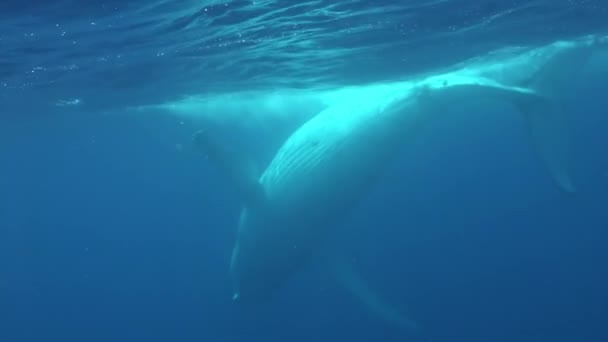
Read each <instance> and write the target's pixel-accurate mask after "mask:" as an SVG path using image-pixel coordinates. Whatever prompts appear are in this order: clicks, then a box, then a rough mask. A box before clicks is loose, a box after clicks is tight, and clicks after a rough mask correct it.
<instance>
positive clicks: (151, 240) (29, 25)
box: [0, 0, 608, 342]
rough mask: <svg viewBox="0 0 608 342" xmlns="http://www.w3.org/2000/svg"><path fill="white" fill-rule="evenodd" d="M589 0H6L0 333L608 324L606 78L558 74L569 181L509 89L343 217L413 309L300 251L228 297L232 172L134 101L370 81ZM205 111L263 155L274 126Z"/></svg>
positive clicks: (511, 33) (531, 331)
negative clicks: (378, 298) (267, 285)
mask: <svg viewBox="0 0 608 342" xmlns="http://www.w3.org/2000/svg"><path fill="white" fill-rule="evenodd" d="M606 18H608V3H606V2H605V1H602V0H596V1H593V0H587V1H585V0H579V1H573V0H563V1H562V0H553V1H549V0H544V1H541V0H539V1H523V0H522V1H517V0H514V1H485V0H484V1H465V0H426V1H417V0H412V1H401V2H397V1H370V0H365V1H347V0H341V1H324V0H313V1H277V0H260V1H240V0H235V1H225V0H224V1H220V0H217V1H215V0H209V1H192V0H173V1H168V0H166V1H154V2H150V1H128V2H126V1H95V0H90V1H68V0H65V1H53V2H50V1H46V2H43V1H39V2H34V1H31V2H22V1H14V0H8V1H3V2H2V4H0V161H1V163H0V189H1V190H0V340H2V341H11V342H12V341H34V340H36V341H39V340H50V341H55V340H61V341H83V340H84V341H108V340H115V341H133V340H147V341H174V340H180V341H251V340H253V341H285V340H290V341H311V340H315V341H330V340H340V341H341V340H348V341H376V340H378V341H379V340H382V341H403V340H409V341H425V342H427V341H428V342H430V341H433V342H437V341H534V342H536V341H573V340H577V341H579V340H580V341H606V340H608V331H607V330H606V322H608V294H607V293H606V288H608V271H607V270H606V267H605V261H606V260H608V252H607V250H606V248H605V245H606V243H608V210H607V209H606V203H608V202H607V201H608V154H607V153H606V151H607V150H608V139H607V138H606V132H607V129H608V116H607V115H606V110H605V108H606V106H607V105H608V100H607V99H606V97H605V95H604V94H605V93H606V87H607V86H608V84H607V83H606V82H605V81H604V78H602V77H591V76H593V75H587V76H589V77H586V78H583V80H581V81H579V82H577V84H576V86H574V85H573V86H572V94H571V95H572V100H571V103H570V105H571V106H572V107H573V108H575V114H576V115H575V116H574V118H573V120H572V121H573V123H572V128H573V135H574V141H575V148H576V151H577V152H576V170H575V174H576V179H577V181H578V187H579V191H578V192H577V193H576V194H575V195H565V194H563V193H561V192H560V191H558V190H557V189H555V188H554V187H553V186H552V184H551V180H550V179H548V178H547V177H546V175H545V174H544V170H543V169H542V166H540V165H539V163H538V162H537V161H536V159H535V157H534V155H533V153H532V152H531V151H530V147H529V146H528V145H529V144H528V142H527V140H526V139H527V137H526V132H525V131H524V130H522V129H521V127H520V126H521V118H518V117H513V116H511V115H509V114H508V113H506V110H505V113H494V114H495V115H493V118H495V119H493V120H488V119H487V117H486V113H479V114H477V113H476V114H474V115H472V116H471V117H470V118H469V119H468V120H466V121H455V120H446V121H445V122H442V123H440V124H438V125H437V126H436V127H435V128H434V130H433V131H432V134H427V135H425V136H424V137H421V141H420V142H418V145H417V146H418V148H417V149H415V151H410V152H408V153H406V154H404V155H402V156H399V157H398V158H397V159H398V160H397V161H396V163H394V164H393V165H391V166H390V167H388V168H387V170H385V171H386V172H385V173H384V174H383V176H382V178H381V179H380V180H379V182H378V183H377V184H376V185H375V186H374V188H373V191H372V192H371V193H370V194H369V195H368V196H366V197H365V198H363V199H362V201H361V203H359V204H358V205H357V208H356V210H354V211H353V212H352V213H351V214H350V215H349V216H348V217H347V218H345V220H344V225H346V226H348V227H349V229H350V230H351V231H352V234H350V235H348V236H346V237H344V244H345V245H348V247H347V249H348V250H349V253H350V254H349V257H352V258H355V259H356V260H357V262H358V265H359V266H360V269H361V272H362V273H363V274H364V275H365V277H366V279H368V280H369V282H370V283H371V284H372V285H373V286H374V288H376V289H377V290H378V291H379V292H380V293H381V294H382V295H383V296H384V297H385V298H386V299H387V300H389V301H390V302H391V303H393V304H394V305H395V306H396V307H398V308H400V309H401V310H403V311H404V312H407V315H408V316H409V317H411V318H412V319H413V320H415V321H416V322H417V324H418V328H417V329H415V330H407V329H405V330H404V329H401V328H399V327H395V326H392V325H391V324H388V323H387V322H383V321H382V320H381V319H378V317H376V316H375V315H373V314H371V313H370V312H369V311H368V310H366V309H365V308H364V307H363V306H362V305H361V304H360V303H358V302H357V301H356V300H354V299H353V298H352V297H351V296H350V295H349V294H348V293H346V292H345V291H344V290H343V289H342V288H340V286H339V285H337V284H336V283H335V282H334V281H332V279H331V277H329V276H328V275H327V274H326V273H325V272H324V271H323V270H322V269H321V267H319V265H318V264H313V265H311V266H310V267H309V268H307V269H305V270H303V271H302V272H300V273H299V274H297V275H296V276H295V277H294V279H292V280H291V281H290V282H289V283H288V284H287V285H286V286H285V288H284V289H283V290H282V291H281V293H279V294H278V295H277V297H276V298H274V300H271V301H270V302H268V303H265V304H262V305H260V306H259V307H256V308H243V307H240V306H238V305H235V304H234V303H232V301H231V296H232V289H231V282H230V275H229V260H230V253H231V249H232V245H233V243H234V239H235V236H236V227H237V221H238V219H237V218H238V213H239V211H240V207H241V203H240V201H239V198H238V194H237V193H236V191H235V189H234V188H233V187H232V186H231V184H229V182H228V180H226V179H225V178H223V177H222V176H223V175H222V174H221V173H220V172H218V170H217V169H216V168H213V167H212V165H210V163H208V162H207V161H206V160H205V159H204V158H201V157H200V156H199V155H198V153H196V151H194V150H193V149H192V148H191V147H190V144H189V142H190V137H191V136H192V133H193V132H194V131H196V130H197V129H198V127H197V126H196V124H194V123H192V122H191V121H188V120H184V119H183V118H182V117H179V116H175V115H171V114H167V113H158V111H146V110H133V108H145V106H149V105H155V104H160V103H168V102H171V101H177V100H179V99H182V98H184V97H188V96H198V95H203V96H205V95H208V94H214V95H218V96H221V95H222V94H230V93H235V92H242V91H256V92H261V93H263V92H274V91H281V90H284V89H297V90H304V91H306V90H307V89H320V88H323V89H328V88H329V89H333V88H340V87H344V86H349V85H360V84H368V83H372V82H389V81H393V80H398V79H402V78H404V77H408V75H414V74H420V73H432V72H435V71H437V70H442V69H443V68H446V67H448V66H450V65H453V64H456V63H460V62H463V61H465V60H467V59H470V58H475V57H477V56H480V55H483V54H485V53H488V52H490V51H494V50H497V49H501V48H504V47H534V46H542V45H543V44H548V43H551V42H553V41H556V40H568V39H574V38H576V37H580V36H583V35H590V34H597V35H604V34H606V33H607V30H608V20H606ZM245 110H246V111H248V112H255V111H256V109H255V108H253V109H252V108H246V109H245V108H244V109H243V111H245ZM295 116H296V115H294V120H296V118H295ZM297 119H298V120H299V118H297ZM284 120H285V121H284V122H282V124H281V125H283V126H281V130H283V131H288V130H289V128H290V127H293V126H294V125H296V123H292V122H290V117H289V115H287V116H286V119H284ZM222 129H223V130H222V131H221V134H223V135H224V136H225V138H226V139H227V140H235V141H236V140H238V141H240V144H241V145H247V146H248V147H249V148H251V149H254V150H256V151H262V152H260V154H261V156H262V157H261V158H262V159H265V158H267V154H268V153H271V152H268V151H271V150H272V149H273V148H272V146H274V145H275V144H276V143H277V141H279V140H280V138H279V137H278V136H276V137H275V136H273V135H272V134H271V133H272V132H270V133H269V132H268V131H266V130H265V131H263V132H262V133H260V131H255V130H254V131H252V132H246V133H243V132H240V131H239V132H238V134H237V133H235V131H231V130H230V128H229V127H228V128H227V127H222Z"/></svg>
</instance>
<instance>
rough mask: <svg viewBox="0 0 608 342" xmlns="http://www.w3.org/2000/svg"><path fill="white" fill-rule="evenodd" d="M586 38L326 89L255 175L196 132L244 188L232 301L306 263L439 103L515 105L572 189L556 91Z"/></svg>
mask: <svg viewBox="0 0 608 342" xmlns="http://www.w3.org/2000/svg"><path fill="white" fill-rule="evenodd" d="M589 46H590V44H587V43H584V42H583V43H581V42H576V44H575V43H572V44H566V43H563V42H559V43H554V44H552V45H549V46H546V47H543V48H542V49H540V48H539V49H535V50H530V51H526V52H524V53H521V54H518V55H516V56H515V57H511V58H508V59H496V60H493V61H491V62H487V59H486V62H484V63H469V64H467V65H464V66H460V67H458V68H456V69H455V70H453V71H448V72H445V73H438V74H434V75H427V76H421V77H418V78H415V79H413V80H408V81H403V82H393V83H385V84H375V85H367V86H361V87H350V88H345V89H341V90H338V91H336V92H333V93H329V94H326V95H324V96H326V98H325V99H324V101H326V102H327V103H329V105H328V106H327V107H326V108H325V109H323V110H322V111H320V112H319V113H318V114H316V115H315V116H313V117H312V118H310V119H309V120H308V121H306V122H305V123H303V124H302V125H301V126H300V127H298V128H297V129H296V130H295V131H293V132H292V133H291V135H289V137H288V138H287V139H286V140H285V141H284V142H283V143H282V145H281V146H280V147H279V149H278V150H277V152H276V154H275V155H274V157H273V158H272V160H271V161H270V163H269V164H268V165H267V167H266V168H265V169H264V170H263V171H262V172H261V173H260V174H257V173H256V172H254V171H253V170H254V168H253V167H251V165H252V164H253V163H252V162H251V161H249V160H247V158H246V157H243V156H242V155H239V154H238V153H234V151H231V150H229V149H227V148H226V147H225V146H222V144H220V143H218V142H217V141H215V140H214V139H213V137H212V136H211V135H210V134H209V132H208V131H205V130H201V131H199V132H197V133H196V134H195V135H194V138H193V139H194V143H195V145H196V146H198V148H200V150H201V151H202V152H203V153H205V154H207V155H208V156H209V159H210V160H212V161H213V162H214V163H216V164H217V165H218V166H219V167H221V168H223V169H224V170H225V172H226V174H227V175H228V177H229V178H230V179H231V180H232V181H233V182H234V184H236V186H237V188H238V189H239V190H240V192H241V194H242V200H243V209H242V212H241V216H240V220H239V224H238V235H237V239H236V243H235V245H234V247H233V252H232V258H231V262H230V270H231V274H232V277H233V282H234V299H235V300H238V301H241V302H243V301H254V300H256V299H259V298H265V297H268V296H270V295H271V294H272V293H274V292H275V290H277V289H278V288H279V287H281V286H282V285H283V283H284V282H285V281H286V280H287V279H289V277H290V276H291V275H292V274H293V273H294V272H296V271H298V270H299V269H300V268H301V267H302V266H303V265H305V264H306V262H307V261H308V260H309V259H310V257H311V255H313V254H314V253H315V250H317V249H318V248H319V246H320V245H321V244H322V243H323V241H324V240H325V238H326V236H327V235H328V234H329V233H330V232H331V231H332V230H333V227H334V226H336V225H337V224H338V223H339V222H340V219H341V218H342V217H343V216H344V215H346V214H347V213H348V211H349V210H350V209H351V208H353V206H354V205H355V204H356V203H357V201H358V200H359V199H360V198H361V197H362V196H364V195H365V193H366V191H367V190H369V189H370V187H372V186H373V184H374V179H376V178H377V177H379V176H381V173H382V170H383V168H385V167H386V166H387V165H388V164H389V162H390V160H391V159H392V158H393V157H394V156H395V155H396V154H397V153H398V151H399V149H400V148H402V147H403V146H406V145H408V144H410V143H411V142H412V141H413V140H414V139H416V136H417V134H418V133H419V132H422V131H425V130H424V128H425V127H426V126H428V125H429V123H431V122H432V121H433V120H434V119H440V118H441V116H442V115H447V114H449V113H446V112H445V108H446V107H445V105H446V104H447V106H448V108H449V106H459V103H463V102H466V101H475V100H476V99H480V98H483V99H489V100H495V101H498V102H500V101H502V102H506V103H510V104H512V105H513V108H515V109H517V110H518V111H519V112H521V113H522V114H523V115H524V116H525V118H526V122H527V125H528V128H529V131H530V133H531V134H530V135H531V140H532V142H533V145H534V146H535V149H536V151H537V153H538V155H539V157H540V159H541V160H542V161H543V162H544V164H545V165H546V168H547V170H548V171H549V173H550V175H551V176H552V178H553V179H554V181H555V184H556V185H557V186H558V187H559V188H561V189H562V190H564V191H565V192H574V191H575V186H574V183H573V181H572V179H571V176H570V171H569V163H570V160H569V159H570V157H569V153H570V152H569V149H570V147H569V143H568V141H569V138H568V132H567V131H568V126H567V124H566V116H565V113H564V110H563V108H561V106H560V104H559V96H560V94H562V92H563V91H567V89H568V86H569V85H570V84H571V82H572V77H573V76H574V75H575V74H576V72H577V69H578V68H579V67H581V65H583V64H584V63H585V61H586V60H587V58H588V55H589V51H588V50H589V49H588V47H589ZM442 104H443V106H442ZM352 288H353V289H354V291H359V290H357V289H363V290H360V291H359V292H360V293H359V295H361V296H366V297H367V298H366V300H365V301H367V302H368V303H369V302H370V301H373V299H372V300H370V298H371V297H370V296H369V295H368V294H366V292H368V291H366V290H365V289H364V287H363V286H353V287H352ZM374 302H377V301H374ZM370 305H371V306H374V305H375V304H370ZM376 309H377V308H376ZM376 311H386V310H382V309H380V310H376Z"/></svg>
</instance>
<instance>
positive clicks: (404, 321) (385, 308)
mask: <svg viewBox="0 0 608 342" xmlns="http://www.w3.org/2000/svg"><path fill="white" fill-rule="evenodd" d="M330 265H331V267H332V273H333V275H334V276H335V278H336V280H337V281H338V282H339V283H340V285H342V286H343V287H344V288H345V289H346V290H347V291H348V292H350V293H351V294H352V295H353V296H355V297H356V298H357V299H358V300H359V301H361V303H362V304H363V305H364V306H365V307H366V308H367V309H368V310H370V311H371V312H372V313H373V314H375V315H378V316H379V317H380V318H382V319H383V320H384V321H386V322H388V323H391V324H395V325H397V326H399V327H401V328H405V329H410V330H413V329H416V328H417V324H416V322H414V321H412V320H411V319H409V318H408V317H406V316H405V315H404V314H403V313H401V312H399V310H397V309H396V308H394V307H393V306H392V305H390V304H389V303H387V302H386V301H385V300H383V299H382V298H381V296H380V295H379V294H378V293H376V292H375V291H374V290H373V289H372V288H371V287H370V286H369V284H368V283H367V282H366V281H365V280H364V279H363V277H362V276H361V274H360V273H359V271H358V269H357V267H356V265H355V264H354V262H353V261H352V260H348V259H347V258H345V257H343V256H341V257H337V256H334V257H333V258H331V260H330Z"/></svg>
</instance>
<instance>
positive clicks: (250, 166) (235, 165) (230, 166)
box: [193, 130, 265, 206]
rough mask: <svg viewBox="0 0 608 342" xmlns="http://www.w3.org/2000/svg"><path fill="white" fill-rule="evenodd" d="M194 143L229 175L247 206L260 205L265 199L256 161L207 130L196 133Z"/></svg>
mask: <svg viewBox="0 0 608 342" xmlns="http://www.w3.org/2000/svg"><path fill="white" fill-rule="evenodd" d="M193 143H194V145H195V146H196V147H197V148H198V149H199V150H201V152H203V153H204V154H205V155H206V156H207V157H208V158H209V160H211V161H212V162H213V163H215V164H216V165H217V166H218V167H219V168H220V169H221V170H222V171H223V172H224V173H225V174H226V175H227V177H228V178H229V179H230V181H231V182H232V183H233V184H234V185H235V186H236V188H237V190H238V191H239V192H240V193H241V196H242V198H243V201H244V203H245V205H246V206H254V205H258V204H259V203H260V202H261V201H263V200H264V199H265V193H264V189H263V188H262V185H261V184H260V182H259V180H258V177H257V170H256V168H255V163H254V162H253V161H252V160H251V159H249V158H247V157H246V156H245V155H243V154H242V153H237V151H235V150H233V149H230V148H228V147H226V146H223V145H222V144H221V143H219V142H218V141H216V140H215V139H214V138H213V137H212V136H211V135H210V134H209V132H207V131H205V130H200V131H198V132H196V133H195V134H194V136H193Z"/></svg>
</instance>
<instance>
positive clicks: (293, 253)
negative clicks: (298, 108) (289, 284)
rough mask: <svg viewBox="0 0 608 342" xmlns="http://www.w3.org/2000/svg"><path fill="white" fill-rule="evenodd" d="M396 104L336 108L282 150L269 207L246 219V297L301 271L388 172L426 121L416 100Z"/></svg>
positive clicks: (241, 284) (241, 250)
mask: <svg viewBox="0 0 608 342" xmlns="http://www.w3.org/2000/svg"><path fill="white" fill-rule="evenodd" d="M402 93H403V92H402ZM386 98H387V97H386V96H384V97H383V99H386ZM389 99H391V100H392V101H389V102H386V101H383V102H381V101H377V102H372V103H364V104H351V105H348V106H340V107H336V108H331V109H329V110H328V111H327V112H324V113H321V114H319V115H318V116H317V117H315V118H313V119H312V120H311V121H309V122H307V123H306V124H304V125H303V126H302V127H301V128H300V129H298V130H297V131H296V132H295V133H294V134H293V135H292V136H291V137H290V138H289V139H288V140H287V141H286V142H285V144H284V145H283V146H282V147H281V149H280V150H279V151H278V153H277V154H276V156H275V158H274V159H273V160H272V161H271V163H270V165H269V166H268V167H267V169H266V170H265V171H264V173H263V175H262V176H261V178H260V182H261V184H262V185H263V187H264V190H265V192H266V197H267V200H266V203H265V206H264V208H256V209H255V210H254V209H246V210H245V211H244V212H243V217H242V220H241V224H240V227H239V232H238V239H237V244H236V246H235V249H234V251H233V258H232V265H231V267H232V273H233V276H234V278H235V282H236V284H235V285H236V288H237V293H238V296H239V297H244V296H245V295H246V294H247V296H257V293H263V292H271V291H272V290H273V289H274V288H276V287H277V286H278V284H279V283H280V282H282V281H284V280H285V279H286V278H287V277H288V275H289V274H290V273H292V272H293V271H295V270H297V269H298V268H299V267H300V266H301V265H302V264H303V263H305V261H306V260H307V259H308V257H309V255H310V254H311V253H312V251H314V249H315V248H317V247H318V245H319V243H321V242H322V240H323V238H324V237H325V236H326V235H327V233H328V232H329V231H330V230H331V228H332V227H333V226H335V224H336V221H337V220H338V219H339V218H340V217H341V216H343V215H344V214H345V212H347V211H348V209H349V208H351V207H352V206H353V205H354V204H355V203H356V201H357V200H358V199H359V198H360V197H361V195H362V194H363V193H364V192H365V191H366V190H367V189H368V188H369V187H370V185H371V184H372V182H373V179H374V178H375V177H376V176H377V175H378V174H379V173H381V171H382V170H383V168H384V164H385V163H386V162H387V160H388V159H390V157H391V156H392V155H393V154H394V150H395V148H396V147H398V146H399V145H400V144H399V140H400V135H401V134H407V131H408V129H407V128H408V127H410V128H412V129H414V126H415V123H416V122H417V121H418V120H417V117H418V115H419V114H415V113H414V114H411V115H410V113H408V112H407V111H408V109H409V108H412V106H411V104H412V103H411V102H412V101H411V99H410V98H406V97H404V96H401V97H395V98H390V97H389ZM403 118H407V119H406V120H404V119H403ZM248 288H249V290H247V289H248Z"/></svg>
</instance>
